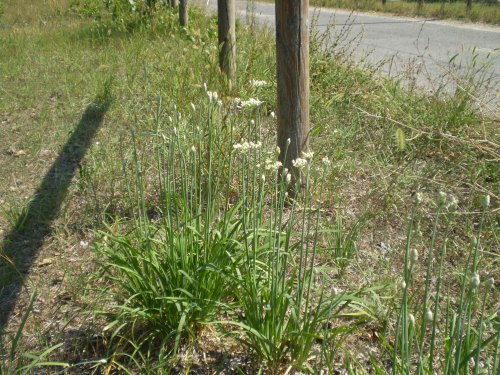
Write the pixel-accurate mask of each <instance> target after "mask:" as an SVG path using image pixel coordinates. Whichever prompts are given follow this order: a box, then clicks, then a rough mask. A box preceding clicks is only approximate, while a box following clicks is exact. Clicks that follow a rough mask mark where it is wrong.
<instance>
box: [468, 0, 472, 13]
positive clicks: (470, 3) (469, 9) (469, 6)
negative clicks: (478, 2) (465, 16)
mask: <svg viewBox="0 0 500 375" xmlns="http://www.w3.org/2000/svg"><path fill="white" fill-rule="evenodd" d="M471 10H472V0H467V11H468V12H470V11H471Z"/></svg>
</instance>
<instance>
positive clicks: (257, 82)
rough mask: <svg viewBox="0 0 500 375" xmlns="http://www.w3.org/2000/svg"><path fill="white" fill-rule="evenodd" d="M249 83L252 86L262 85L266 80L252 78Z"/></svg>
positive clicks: (264, 84)
mask: <svg viewBox="0 0 500 375" xmlns="http://www.w3.org/2000/svg"><path fill="white" fill-rule="evenodd" d="M250 84H251V85H252V86H253V87H262V86H266V85H267V82H266V81H260V80H258V79H252V80H251V81H250Z"/></svg>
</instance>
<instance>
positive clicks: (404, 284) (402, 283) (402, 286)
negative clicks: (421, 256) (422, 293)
mask: <svg viewBox="0 0 500 375" xmlns="http://www.w3.org/2000/svg"><path fill="white" fill-rule="evenodd" d="M401 288H402V289H406V281H404V280H403V281H402V282H401Z"/></svg>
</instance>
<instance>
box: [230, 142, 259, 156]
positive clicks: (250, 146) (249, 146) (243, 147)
mask: <svg viewBox="0 0 500 375" xmlns="http://www.w3.org/2000/svg"><path fill="white" fill-rule="evenodd" d="M261 146H262V142H257V143H254V142H243V143H236V144H234V145H233V149H234V150H236V151H240V152H241V153H244V152H247V151H249V150H256V149H258V148H260V147H261Z"/></svg>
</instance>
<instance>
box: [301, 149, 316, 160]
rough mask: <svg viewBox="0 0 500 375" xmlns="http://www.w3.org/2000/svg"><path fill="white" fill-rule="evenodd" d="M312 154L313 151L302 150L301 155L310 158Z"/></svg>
mask: <svg viewBox="0 0 500 375" xmlns="http://www.w3.org/2000/svg"><path fill="white" fill-rule="evenodd" d="M313 156H314V152H312V151H309V152H304V151H302V157H303V158H304V159H306V160H311V159H312V158H313Z"/></svg>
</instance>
